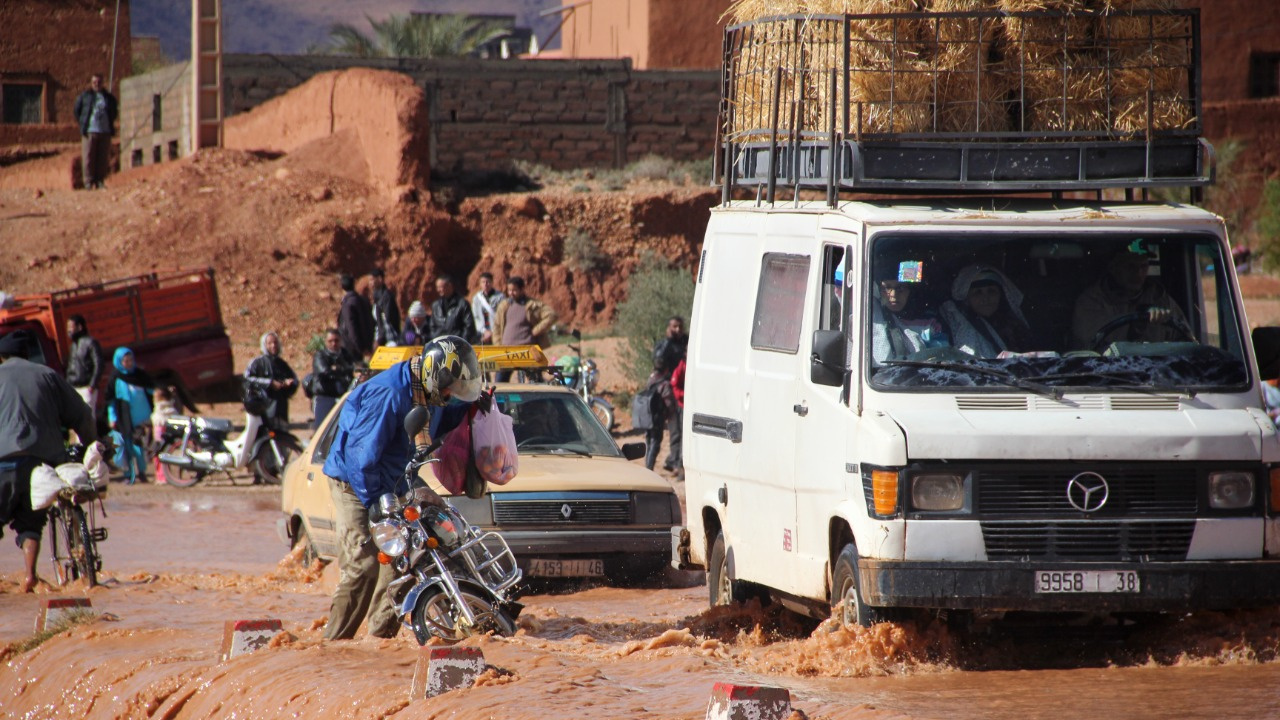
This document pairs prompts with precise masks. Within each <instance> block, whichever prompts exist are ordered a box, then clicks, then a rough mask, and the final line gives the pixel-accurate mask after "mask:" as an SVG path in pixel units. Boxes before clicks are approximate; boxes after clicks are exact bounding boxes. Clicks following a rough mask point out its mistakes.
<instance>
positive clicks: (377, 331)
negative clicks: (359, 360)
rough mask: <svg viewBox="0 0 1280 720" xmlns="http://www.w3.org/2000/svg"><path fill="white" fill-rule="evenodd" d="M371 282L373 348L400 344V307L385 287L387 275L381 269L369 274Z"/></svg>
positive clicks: (393, 295) (394, 295) (392, 294)
mask: <svg viewBox="0 0 1280 720" xmlns="http://www.w3.org/2000/svg"><path fill="white" fill-rule="evenodd" d="M369 277H370V278H371V279H372V281H373V346H374V347H375V348H376V347H378V346H380V345H389V346H395V345H399V344H400V305H399V303H397V302H396V294H395V292H393V291H392V290H391V288H389V287H387V274H386V273H385V272H384V271H383V269H382V268H374V271H373V272H371V273H369Z"/></svg>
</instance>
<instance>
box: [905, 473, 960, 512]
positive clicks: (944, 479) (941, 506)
mask: <svg viewBox="0 0 1280 720" xmlns="http://www.w3.org/2000/svg"><path fill="white" fill-rule="evenodd" d="M911 507H912V508H914V509H916V510H932V511H938V510H959V509H960V508H962V507H964V478H963V477H961V476H960V475H954V474H938V473H931V474H928V475H916V476H915V477H913V478H911Z"/></svg>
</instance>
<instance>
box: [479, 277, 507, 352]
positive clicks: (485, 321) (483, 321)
mask: <svg viewBox="0 0 1280 720" xmlns="http://www.w3.org/2000/svg"><path fill="white" fill-rule="evenodd" d="M502 298H503V295H502V292H501V291H500V290H498V288H496V287H494V286H493V273H490V272H482V273H480V289H479V290H477V291H476V294H475V295H472V296H471V317H472V318H474V319H475V323H476V333H478V337H479V338H480V344H481V345H492V344H493V343H494V342H495V340H494V337H493V313H494V310H495V308H497V307H498V303H500V302H502Z"/></svg>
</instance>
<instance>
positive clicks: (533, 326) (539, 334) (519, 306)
mask: <svg viewBox="0 0 1280 720" xmlns="http://www.w3.org/2000/svg"><path fill="white" fill-rule="evenodd" d="M555 322H556V311H555V310H552V309H551V308H550V307H548V306H546V305H544V304H543V303H541V302H539V301H538V300H534V299H533V298H531V297H529V296H528V295H526V294H525V292H524V278H522V277H519V276H516V277H512V278H510V279H508V280H507V296H506V297H505V298H503V299H502V301H501V302H499V303H498V306H497V307H496V308H494V312H493V337H494V340H495V342H497V343H499V344H501V345H529V344H533V343H536V344H538V345H539V346H541V347H544V348H546V347H551V338H550V332H551V326H552V325H554V324H555ZM510 378H511V371H510V370H501V371H499V372H498V376H497V379H498V382H506V381H507V380H509V379H510Z"/></svg>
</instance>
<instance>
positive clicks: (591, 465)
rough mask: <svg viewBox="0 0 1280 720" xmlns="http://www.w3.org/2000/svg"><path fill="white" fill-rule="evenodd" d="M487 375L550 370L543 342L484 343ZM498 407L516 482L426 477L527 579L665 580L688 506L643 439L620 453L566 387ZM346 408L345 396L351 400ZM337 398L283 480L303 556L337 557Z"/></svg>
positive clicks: (507, 394)
mask: <svg viewBox="0 0 1280 720" xmlns="http://www.w3.org/2000/svg"><path fill="white" fill-rule="evenodd" d="M476 351H477V355H478V358H479V360H480V365H481V368H482V369H483V370H485V371H486V372H491V371H494V370H499V369H514V368H521V367H525V368H532V367H539V366H545V365H546V358H545V356H543V354H542V351H541V350H540V349H538V347H537V346H520V347H518V348H512V347H507V346H479V347H477V348H476ZM414 352H420V348H412V347H404V348H399V347H398V348H379V349H378V352H377V353H375V355H374V358H373V360H371V361H370V368H371V369H374V370H376V369H379V368H386V367H390V365H391V364H392V363H394V362H398V361H400V360H401V359H407V358H408V357H411V356H412V355H413V353H414ZM496 388H497V389H496V393H495V399H496V400H497V402H498V407H500V408H501V409H502V412H504V413H506V414H507V415H510V416H511V419H512V421H513V425H514V429H515V436H516V445H517V447H518V448H519V451H520V467H519V474H518V475H517V476H516V477H515V479H513V480H512V481H511V482H510V483H508V484H506V485H503V486H500V487H499V486H494V485H490V486H489V492H488V494H487V495H485V496H484V497H482V498H479V499H475V500H473V499H471V498H468V497H467V496H466V495H449V494H448V493H447V492H446V491H445V490H444V488H443V487H442V486H441V485H440V483H438V482H436V480H435V477H434V474H433V473H432V471H431V470H430V469H428V468H429V467H430V466H427V467H424V468H423V469H422V471H421V472H420V477H422V479H423V480H425V481H427V483H428V484H429V485H430V486H431V488H432V489H433V490H435V491H436V492H438V493H440V494H441V495H444V496H446V497H448V498H449V501H450V502H451V503H453V505H454V507H455V508H457V509H458V511H459V512H461V513H462V514H463V516H464V517H466V518H467V519H468V520H469V521H470V522H471V523H473V524H475V525H478V526H480V527H482V528H484V529H485V530H496V531H498V532H500V533H501V534H502V536H503V537H504V538H506V540H507V543H508V544H509V545H510V546H511V550H512V552H513V553H514V554H515V556H516V558H517V562H518V563H519V565H520V568H521V569H522V570H523V571H524V575H525V577H529V578H539V577H542V578H565V577H599V576H603V577H606V578H608V579H611V580H617V581H627V580H636V579H643V578H646V577H650V576H653V575H655V574H657V573H659V572H660V571H661V570H662V569H663V567H665V566H666V565H667V563H668V561H669V559H670V554H671V528H672V527H673V526H678V525H680V524H681V511H680V502H679V499H678V497H677V496H676V494H675V492H674V491H673V489H672V487H671V485H670V484H669V483H667V481H666V480H664V479H663V478H662V477H660V476H659V475H657V474H656V473H654V472H652V471H650V470H646V469H645V468H644V467H643V466H641V465H637V464H635V463H632V462H630V460H634V459H637V458H640V457H643V455H644V443H630V444H627V445H624V446H622V447H621V448H619V447H618V445H617V444H616V443H615V442H614V440H613V438H612V437H611V436H610V435H609V433H608V432H607V431H606V430H605V429H604V428H603V427H602V426H601V425H600V422H599V420H597V419H596V417H595V416H594V415H593V414H592V412H591V410H590V408H588V407H587V404H586V403H585V402H583V400H582V398H581V397H580V396H579V395H577V394H575V393H574V392H573V391H572V390H570V389H569V388H566V387H562V386H558V385H551V384H541V383H501V384H498V385H497V386H496ZM343 401H345V398H343ZM343 401H340V402H339V403H338V404H337V405H336V406H335V407H334V409H333V410H332V411H331V412H330V413H329V415H328V416H327V417H326V418H325V419H324V421H323V423H322V424H321V425H320V427H319V428H317V430H316V432H315V434H314V435H313V436H312V439H311V441H310V443H309V444H308V446H307V448H306V449H305V450H304V451H303V452H302V454H301V455H300V456H299V457H298V458H296V459H295V460H294V461H293V463H291V464H290V465H289V467H288V468H287V470H286V472H285V477H284V482H283V490H282V504H281V509H282V510H283V517H282V519H281V528H280V529H281V534H282V536H284V537H285V538H286V539H287V540H288V541H289V542H290V543H292V544H293V546H295V547H296V546H297V545H298V544H303V546H304V547H305V548H306V550H304V557H319V558H322V559H325V560H330V559H333V558H335V557H336V554H337V540H336V532H335V530H336V528H335V524H334V508H333V498H332V496H331V494H330V490H329V479H328V478H327V477H325V475H324V472H323V467H324V461H325V458H326V457H327V455H328V452H329V448H330V445H331V444H332V443H333V438H334V435H335V434H336V431H337V426H338V423H337V419H338V414H339V412H340V411H341V408H342V404H343Z"/></svg>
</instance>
